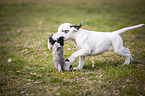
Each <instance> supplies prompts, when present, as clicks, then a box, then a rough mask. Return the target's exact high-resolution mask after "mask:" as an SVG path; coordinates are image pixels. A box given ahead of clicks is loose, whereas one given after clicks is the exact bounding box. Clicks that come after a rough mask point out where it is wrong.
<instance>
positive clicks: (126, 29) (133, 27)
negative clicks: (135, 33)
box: [113, 24, 145, 34]
mask: <svg viewBox="0 0 145 96" xmlns="http://www.w3.org/2000/svg"><path fill="white" fill-rule="evenodd" d="M143 25H145V24H139V25H135V26H130V27H126V28H122V29H120V30H117V31H114V32H113V33H117V34H121V33H123V32H125V31H128V30H132V29H135V28H139V27H141V26H143Z"/></svg>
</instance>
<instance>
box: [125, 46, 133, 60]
mask: <svg viewBox="0 0 145 96" xmlns="http://www.w3.org/2000/svg"><path fill="white" fill-rule="evenodd" d="M124 48H125V47H124ZM125 50H126V51H129V49H128V48H125ZM129 53H130V62H132V61H133V58H132V55H131V52H130V51H129Z"/></svg>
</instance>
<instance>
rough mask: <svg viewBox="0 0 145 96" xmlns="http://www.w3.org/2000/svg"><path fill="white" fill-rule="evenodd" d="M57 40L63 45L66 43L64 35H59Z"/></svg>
mask: <svg viewBox="0 0 145 96" xmlns="http://www.w3.org/2000/svg"><path fill="white" fill-rule="evenodd" d="M57 42H58V43H60V45H61V46H63V45H64V37H59V39H58V40H57Z"/></svg>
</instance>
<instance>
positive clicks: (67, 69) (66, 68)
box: [63, 61, 73, 71]
mask: <svg viewBox="0 0 145 96" xmlns="http://www.w3.org/2000/svg"><path fill="white" fill-rule="evenodd" d="M63 69H64V70H66V71H72V70H73V66H72V64H71V63H69V61H65V64H64V67H63Z"/></svg>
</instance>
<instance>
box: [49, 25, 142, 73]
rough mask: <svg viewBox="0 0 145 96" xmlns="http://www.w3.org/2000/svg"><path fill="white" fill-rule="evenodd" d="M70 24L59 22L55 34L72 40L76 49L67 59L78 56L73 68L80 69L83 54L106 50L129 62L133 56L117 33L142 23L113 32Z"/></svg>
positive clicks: (95, 53) (96, 53)
mask: <svg viewBox="0 0 145 96" xmlns="http://www.w3.org/2000/svg"><path fill="white" fill-rule="evenodd" d="M70 25H71V24H70V23H64V24H61V25H60V26H59V28H58V32H57V33H56V34H57V35H61V36H63V37H64V40H73V41H74V43H75V46H76V48H77V51H76V52H74V53H73V54H72V55H71V56H70V58H68V60H69V62H70V63H71V64H72V63H73V62H74V61H75V59H76V58H77V57H79V65H78V67H76V68H74V69H76V70H81V69H82V68H83V66H84V61H85V56H93V55H98V54H101V53H103V52H105V51H108V50H113V51H114V52H115V53H116V54H117V55H119V56H123V57H124V58H125V62H124V64H129V63H130V61H132V60H133V58H132V55H131V52H130V51H129V49H128V48H125V47H124V46H123V40H122V38H121V37H120V35H119V34H121V33H123V32H125V31H128V30H131V29H135V28H138V27H141V26H143V25H144V24H139V25H135V26H131V27H126V28H123V29H120V30H117V31H114V32H95V31H88V30H84V29H79V30H77V29H76V28H75V27H70ZM62 30H69V32H68V33H64V32H62ZM49 49H50V47H49Z"/></svg>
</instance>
